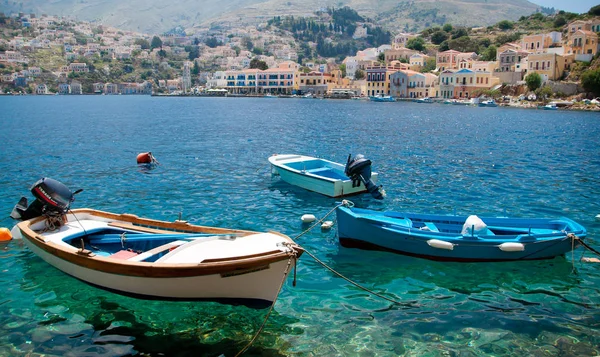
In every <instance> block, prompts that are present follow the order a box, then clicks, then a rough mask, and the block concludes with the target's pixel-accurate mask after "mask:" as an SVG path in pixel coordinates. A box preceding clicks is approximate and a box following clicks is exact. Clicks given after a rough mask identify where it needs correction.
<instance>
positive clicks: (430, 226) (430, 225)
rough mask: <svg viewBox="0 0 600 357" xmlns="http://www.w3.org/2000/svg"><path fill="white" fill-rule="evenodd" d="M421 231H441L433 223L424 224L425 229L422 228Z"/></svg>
mask: <svg viewBox="0 0 600 357" xmlns="http://www.w3.org/2000/svg"><path fill="white" fill-rule="evenodd" d="M421 230H424V231H430V232H439V231H440V230H439V229H438V227H436V225H435V224H434V223H432V222H423V227H421Z"/></svg>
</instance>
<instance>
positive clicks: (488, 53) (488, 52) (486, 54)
mask: <svg viewBox="0 0 600 357" xmlns="http://www.w3.org/2000/svg"><path fill="white" fill-rule="evenodd" d="M497 50H498V49H497V48H496V46H494V45H491V46H489V47H488V48H486V49H485V51H483V53H482V54H481V60H482V61H495V60H496V54H497Z"/></svg>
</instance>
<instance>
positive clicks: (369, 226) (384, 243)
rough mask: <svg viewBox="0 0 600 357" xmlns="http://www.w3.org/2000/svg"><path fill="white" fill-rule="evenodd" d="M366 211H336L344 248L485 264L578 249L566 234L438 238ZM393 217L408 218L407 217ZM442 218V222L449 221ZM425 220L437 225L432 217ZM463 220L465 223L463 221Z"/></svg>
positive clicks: (581, 235) (444, 235) (445, 235)
mask: <svg viewBox="0 0 600 357" xmlns="http://www.w3.org/2000/svg"><path fill="white" fill-rule="evenodd" d="M366 211H368V210H364V211H360V213H358V214H356V213H355V212H353V211H352V210H351V209H348V208H345V207H339V208H338V209H337V210H336V212H337V223H338V237H339V240H340V244H341V245H342V246H345V247H350V248H362V249H371V250H384V251H390V252H394V253H399V254H404V255H409V256H415V257H421V258H427V259H432V260H440V261H458V262H486V261H514V260H537V259H549V258H553V257H556V256H560V255H564V254H565V253H567V252H570V251H571V250H572V249H573V248H574V247H576V246H577V245H578V241H577V240H573V239H572V238H571V237H570V236H568V235H567V234H566V233H564V232H557V233H556V234H554V236H553V235H552V234H543V235H539V236H537V237H536V236H535V235H534V234H533V235H532V234H527V233H523V234H518V235H514V236H511V238H510V239H509V238H506V239H503V238H502V237H500V236H483V235H482V236H476V235H462V234H460V233H459V232H456V233H439V234H438V233H434V232H430V231H427V230H422V229H419V228H415V227H414V226H412V227H411V225H412V222H411V219H410V218H409V219H408V220H407V221H404V220H400V219H394V218H392V217H382V216H380V215H379V214H377V215H374V216H369V214H370V212H366ZM394 215H398V216H400V215H402V216H404V217H406V215H405V214H394ZM440 217H445V216H440ZM440 217H438V219H440V221H439V222H444V221H447V219H446V220H445V219H444V218H440ZM448 217H450V216H448ZM415 219H419V218H415ZM424 219H426V220H429V221H435V220H434V217H433V216H429V217H427V218H424ZM460 219H461V220H463V221H464V218H463V217H461V218H460ZM406 222H410V223H406ZM573 223H574V222H573ZM438 224H439V223H438ZM577 226H578V225H577ZM579 227H580V226H579ZM581 228H582V230H580V231H577V233H578V234H577V235H578V237H579V238H584V237H585V235H586V232H585V229H583V227H581ZM503 243H510V244H509V245H508V246H511V245H512V246H516V247H518V248H519V249H521V248H522V250H511V249H507V250H503V249H501V245H502V244H503ZM503 247H507V245H504V246H503ZM504 249H506V248H504Z"/></svg>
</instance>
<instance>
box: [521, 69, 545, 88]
mask: <svg viewBox="0 0 600 357" xmlns="http://www.w3.org/2000/svg"><path fill="white" fill-rule="evenodd" d="M525 83H527V88H529V90H530V91H535V90H536V89H538V88H539V87H541V86H542V77H541V76H540V75H539V74H538V73H535V72H533V73H530V74H528V75H527V77H525Z"/></svg>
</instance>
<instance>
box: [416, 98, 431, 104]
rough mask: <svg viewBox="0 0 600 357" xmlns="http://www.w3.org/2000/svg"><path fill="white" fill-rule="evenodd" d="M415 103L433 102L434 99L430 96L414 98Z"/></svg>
mask: <svg viewBox="0 0 600 357" xmlns="http://www.w3.org/2000/svg"><path fill="white" fill-rule="evenodd" d="M414 102H415V103H433V99H431V98H429V97H425V98H417V99H415V100H414Z"/></svg>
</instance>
